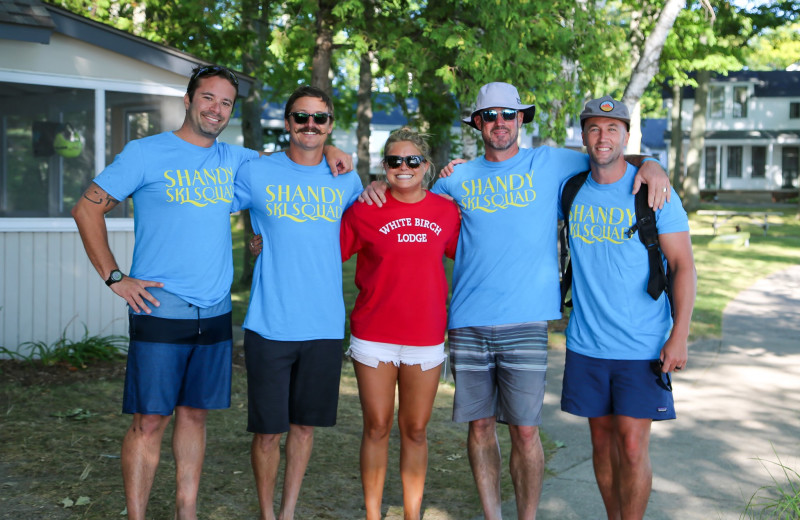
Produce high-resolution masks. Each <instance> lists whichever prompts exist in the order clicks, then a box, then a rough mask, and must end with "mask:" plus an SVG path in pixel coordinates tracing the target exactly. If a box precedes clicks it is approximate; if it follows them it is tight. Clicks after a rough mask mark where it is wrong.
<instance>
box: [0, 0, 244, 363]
mask: <svg viewBox="0 0 800 520" xmlns="http://www.w3.org/2000/svg"><path fill="white" fill-rule="evenodd" d="M198 64H205V62H203V61H202V60H199V59H197V58H195V57H193V56H191V55H188V54H185V53H182V52H179V51H176V50H175V49H171V48H168V47H164V46H161V45H156V44H154V43H152V42H149V41H147V40H144V39H142V38H138V37H136V36H132V35H130V34H128V33H125V32H123V31H118V30H116V29H114V28H112V27H109V26H107V25H103V24H100V23H96V22H93V21H91V20H89V19H87V18H84V17H81V16H78V15H75V14H73V13H71V12H69V11H66V10H64V9H60V8H58V7H54V6H52V5H48V4H44V3H42V2H40V1H38V0H0V264H2V272H0V346H3V347H6V348H8V349H10V350H14V349H16V348H17V347H18V346H19V345H20V344H22V343H24V342H27V341H44V342H47V343H48V344H50V343H52V342H54V341H56V340H58V339H59V338H60V337H61V335H62V334H64V335H65V336H66V337H67V338H69V339H80V338H81V337H82V336H83V334H84V325H85V326H86V330H88V332H89V334H91V335H106V334H127V330H128V326H127V318H126V306H125V302H124V301H123V300H122V299H121V298H119V297H117V296H116V295H114V294H113V293H112V292H111V291H109V290H108V288H107V287H106V286H105V284H104V283H103V281H102V280H101V279H100V277H99V276H98V275H97V273H96V271H95V270H94V268H93V267H92V265H91V264H90V263H89V261H88V259H87V257H86V253H85V252H84V249H83V245H82V243H81V240H80V237H79V236H78V232H77V228H76V226H75V224H74V222H73V220H72V218H71V217H70V214H69V212H70V210H71V208H72V206H73V205H74V203H75V201H76V200H77V199H78V197H80V196H81V194H82V193H83V190H85V189H86V187H87V186H88V184H89V182H90V181H91V179H92V178H94V176H95V175H96V174H97V173H99V172H100V171H102V170H103V168H105V166H106V164H109V163H110V162H111V161H113V159H114V156H115V155H116V154H117V153H119V152H120V151H121V150H122V148H123V147H124V145H125V144H126V143H127V142H128V141H130V140H132V139H137V138H139V137H144V136H147V135H152V134H155V133H158V132H161V131H165V130H171V129H175V128H178V127H179V126H180V125H181V123H182V122H183V116H184V107H183V95H184V93H185V91H186V83H187V80H188V76H189V74H190V72H191V69H192V68H193V67H194V66H196V65H198ZM251 84H252V82H251V81H250V80H249V79H248V78H241V81H240V93H242V94H246V93H247V91H248V90H249V88H250V86H251ZM109 217H110V218H108V219H106V222H107V226H108V230H109V241H110V243H111V248H112V250H113V251H114V253H115V255H116V256H117V260H118V261H119V263H120V267H121V269H123V271H126V272H127V270H128V269H129V268H130V260H131V256H132V253H133V220H132V219H131V218H130V217H132V212H131V209H130V202H129V201H126V203H124V204H120V205H119V207H118V208H116V209H115V210H114V211H113V212H111V213H110V214H109Z"/></svg>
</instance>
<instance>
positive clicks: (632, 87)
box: [622, 0, 684, 150]
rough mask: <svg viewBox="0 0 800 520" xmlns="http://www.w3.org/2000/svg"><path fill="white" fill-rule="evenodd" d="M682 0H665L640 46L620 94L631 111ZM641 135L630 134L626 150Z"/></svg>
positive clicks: (652, 71)
mask: <svg viewBox="0 0 800 520" xmlns="http://www.w3.org/2000/svg"><path fill="white" fill-rule="evenodd" d="M683 4H684V0H667V1H666V3H665V4H664V7H663V8H662V9H661V12H660V13H659V15H658V20H657V21H656V25H655V27H653V30H652V31H651V32H650V34H648V35H647V39H645V41H644V45H643V46H642V50H641V55H640V57H639V60H638V61H637V63H636V67H634V69H633V72H632V73H631V79H630V81H629V82H628V86H627V87H625V93H624V94H623V96H622V102H623V103H625V105H627V106H628V108H629V109H630V110H631V112H633V113H636V114H638V113H639V100H640V99H641V98H642V94H644V91H645V89H646V88H647V85H649V84H650V81H652V79H653V77H654V76H655V75H656V73H657V72H658V61H659V58H660V57H661V50H662V49H663V48H664V43H665V42H666V41H667V35H668V34H669V31H670V30H671V29H672V26H673V24H674V23H675V19H676V18H677V17H678V13H679V12H680V11H681V9H682V8H683ZM631 122H633V120H631ZM641 140H642V136H641V130H639V135H638V138H635V137H634V136H633V135H632V136H631V139H630V141H629V142H628V150H631V149H632V148H633V149H636V150H638V149H639V146H640V144H641Z"/></svg>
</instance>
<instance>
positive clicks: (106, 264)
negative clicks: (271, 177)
mask: <svg viewBox="0 0 800 520" xmlns="http://www.w3.org/2000/svg"><path fill="white" fill-rule="evenodd" d="M238 92H239V80H238V78H237V77H236V75H235V74H234V73H233V72H232V71H231V70H229V69H227V68H225V67H220V66H204V67H196V68H195V69H194V70H193V71H192V75H191V77H190V79H189V84H188V86H187V88H186V95H185V96H184V98H183V103H184V107H185V109H186V115H185V118H184V121H183V124H182V126H181V127H180V128H179V129H178V130H176V131H174V132H163V133H160V134H157V135H153V136H150V137H145V138H143V139H138V140H135V141H131V142H130V143H128V144H127V145H126V146H125V149H124V150H123V151H122V153H120V154H119V155H118V156H117V157H116V158H115V159H114V162H113V163H112V164H110V165H109V166H108V167H107V168H106V169H105V170H103V172H102V173H101V174H100V175H99V176H98V177H97V178H95V180H94V182H93V183H92V185H91V186H90V187H89V188H88V189H87V190H86V192H85V193H84V194H83V197H82V198H81V199H80V200H79V201H78V203H77V204H76V205H75V207H74V208H73V210H72V215H73V217H74V218H75V222H76V223H77V225H78V230H79V231H80V234H81V239H82V240H83V244H84V247H85V248H86V252H87V254H88V256H89V260H90V261H91V262H92V264H93V265H94V267H95V269H96V270H97V272H98V273H99V274H100V276H101V277H102V278H103V279H104V280H105V281H106V285H108V286H109V288H110V289H111V290H112V291H114V293H116V294H117V295H119V296H120V297H122V298H123V299H125V301H126V302H127V303H128V305H129V307H130V315H129V320H130V336H131V338H130V347H129V349H128V367H127V371H126V374H125V391H124V396H123V412H124V413H129V414H133V420H132V421H131V426H130V428H129V429H128V431H127V433H126V434H125V437H124V439H123V441H122V454H121V459H122V478H123V483H124V486H125V499H126V504H127V511H128V517H129V518H131V519H134V520H141V519H144V518H145V512H146V510H147V502H148V499H149V496H150V489H151V487H152V485H153V479H154V477H155V472H156V468H157V467H158V461H159V458H160V454H161V440H162V437H163V435H164V431H165V429H166V428H167V425H168V423H169V422H170V419H171V418H172V415H173V413H174V415H175V424H174V430H173V437H172V447H173V454H174V456H175V465H176V481H177V489H176V493H175V518H177V519H179V520H184V519H190V520H194V519H196V518H197V512H196V510H197V490H198V486H199V484H200V475H201V473H202V468H203V459H204V456H205V446H206V416H207V414H208V410H210V409H218V408H228V407H229V406H230V392H231V353H232V350H231V349H232V325H231V296H230V289H231V282H232V281H233V257H232V252H231V227H230V213H231V205H232V201H233V188H234V177H235V175H236V172H237V171H238V170H239V169H240V168H241V166H242V165H243V164H244V163H245V162H247V161H248V160H251V159H255V158H257V157H258V155H259V152H257V151H254V150H247V149H245V148H242V147H241V146H232V145H228V144H226V143H222V142H218V141H217V137H218V136H219V134H220V133H221V132H222V131H223V130H224V129H225V127H226V126H227V125H228V122H229V121H230V118H231V113H232V111H233V107H234V103H235V102H236V97H237V95H238ZM330 155H334V154H333V153H331V154H330ZM336 155H337V159H342V160H345V161H347V160H348V159H349V156H346V155H345V156H344V157H342V155H341V153H339V154H336ZM348 167H349V166H344V165H343V169H346V168H348ZM128 196H131V197H132V198H133V202H134V212H135V214H134V221H135V238H136V244H135V247H134V251H133V264H132V267H131V272H130V275H126V274H123V273H122V272H121V271H120V270H119V266H118V264H117V262H116V260H115V259H114V255H113V254H112V252H111V249H110V247H109V241H108V233H107V232H106V225H105V218H104V216H105V214H106V213H108V212H109V211H111V210H112V209H113V208H114V207H116V206H117V204H119V201H121V200H125V198H126V197H128ZM337 236H338V235H337Z"/></svg>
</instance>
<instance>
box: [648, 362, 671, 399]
mask: <svg viewBox="0 0 800 520" xmlns="http://www.w3.org/2000/svg"><path fill="white" fill-rule="evenodd" d="M663 366H664V362H663V361H661V360H660V359H656V360H655V361H651V362H650V370H652V371H653V373H654V374H655V375H657V376H658V379H657V380H656V381H657V383H658V386H660V387H661V388H663V389H664V390H668V391H670V392H672V376H670V375H669V372H662V371H661V367H663Z"/></svg>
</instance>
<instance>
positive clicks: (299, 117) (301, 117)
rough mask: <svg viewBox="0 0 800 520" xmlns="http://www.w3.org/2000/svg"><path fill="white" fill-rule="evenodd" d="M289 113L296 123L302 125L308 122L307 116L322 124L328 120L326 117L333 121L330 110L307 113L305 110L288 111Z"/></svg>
mask: <svg viewBox="0 0 800 520" xmlns="http://www.w3.org/2000/svg"><path fill="white" fill-rule="evenodd" d="M289 115H290V116H292V117H293V118H294V122H295V123H297V124H298V125H304V124H306V123H308V118H309V117H313V118H314V122H315V123H317V124H318V125H324V124H325V123H327V122H328V118H329V117H330V118H331V121H333V114H331V113H330V112H314V113H313V114H309V113H307V112H289Z"/></svg>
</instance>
